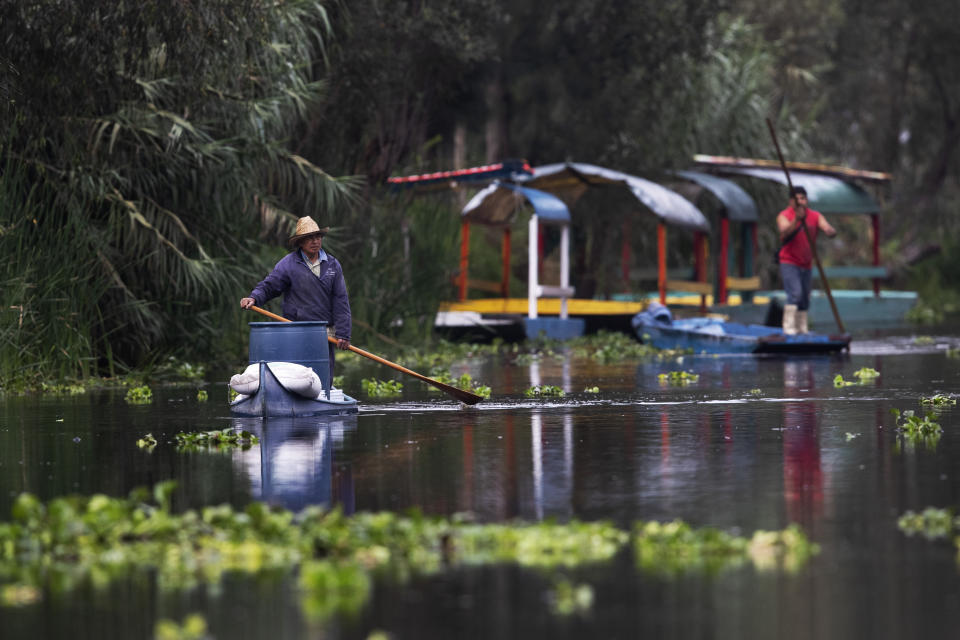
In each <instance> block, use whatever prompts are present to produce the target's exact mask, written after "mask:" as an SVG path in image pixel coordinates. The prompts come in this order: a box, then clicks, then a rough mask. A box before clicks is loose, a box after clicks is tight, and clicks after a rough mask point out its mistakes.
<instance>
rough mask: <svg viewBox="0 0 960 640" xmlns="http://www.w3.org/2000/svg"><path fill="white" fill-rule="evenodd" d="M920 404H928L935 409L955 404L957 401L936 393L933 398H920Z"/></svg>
mask: <svg viewBox="0 0 960 640" xmlns="http://www.w3.org/2000/svg"><path fill="white" fill-rule="evenodd" d="M920 404H929V405H933V406H935V407H946V406H950V405H955V404H957V401H956V399H955V398H951V397H950V396H945V395H943V394H942V393H938V394H936V395H935V396H931V397H929V398H920Z"/></svg>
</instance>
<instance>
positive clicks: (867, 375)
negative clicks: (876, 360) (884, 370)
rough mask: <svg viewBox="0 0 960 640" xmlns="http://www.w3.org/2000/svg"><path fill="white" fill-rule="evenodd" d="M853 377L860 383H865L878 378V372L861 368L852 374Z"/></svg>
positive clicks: (868, 368)
mask: <svg viewBox="0 0 960 640" xmlns="http://www.w3.org/2000/svg"><path fill="white" fill-rule="evenodd" d="M853 377H854V378H857V379H859V380H860V382H866V381H868V380H875V379H877V378H879V377H880V372H879V371H877V370H876V369H871V368H870V367H861V368H859V369H857V370H856V371H854V372H853Z"/></svg>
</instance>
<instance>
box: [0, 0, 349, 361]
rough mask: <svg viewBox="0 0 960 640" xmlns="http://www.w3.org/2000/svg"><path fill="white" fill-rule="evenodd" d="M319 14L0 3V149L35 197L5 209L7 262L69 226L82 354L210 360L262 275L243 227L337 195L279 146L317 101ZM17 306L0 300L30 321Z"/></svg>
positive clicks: (322, 214)
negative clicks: (86, 339) (2, 92)
mask: <svg viewBox="0 0 960 640" xmlns="http://www.w3.org/2000/svg"><path fill="white" fill-rule="evenodd" d="M325 15H326V14H325V10H324V8H323V6H322V5H321V4H319V3H316V2H309V1H306V0H302V1H293V2H285V3H271V2H262V1H261V0H241V1H235V0H193V1H187V2H178V3H167V2H159V1H156V2H153V1H149V0H148V1H147V2H138V3H127V2H120V3H107V4H104V3H100V2H93V1H78V2H58V1H56V0H28V1H26V2H18V3H5V4H3V5H2V8H0V25H2V26H0V36H2V41H3V42H4V43H5V49H4V56H5V57H6V59H7V63H8V67H7V73H6V74H4V76H3V77H4V85H3V86H4V87H5V88H6V91H7V94H8V95H9V96H10V99H9V100H8V102H7V106H6V110H7V112H8V114H9V115H11V116H12V117H9V118H7V119H5V120H4V127H3V132H2V138H0V143H2V144H3V152H4V154H5V155H6V156H7V157H8V158H10V159H12V160H13V161H14V163H15V164H8V169H10V170H13V171H15V172H17V174H18V175H20V176H21V177H22V178H24V179H26V180H29V181H32V182H34V183H35V185H36V186H35V189H37V190H38V191H40V192H47V193H50V194H52V195H50V196H49V197H48V200H49V204H48V205H47V206H45V207H44V208H43V210H41V211H38V212H36V219H35V220H32V221H28V220H25V219H24V218H23V213H22V212H21V211H20V210H19V209H20V207H19V206H18V205H19V204H20V203H18V202H17V201H16V200H13V201H11V202H7V203H5V207H4V211H5V220H4V221H3V224H4V225H5V226H6V227H8V228H9V229H11V231H12V232H16V233H17V235H16V236H15V238H12V239H11V242H16V243H17V250H18V251H19V252H20V254H28V253H29V252H31V251H38V252H40V253H41V254H42V255H43V256H44V257H45V258H46V259H47V260H54V261H56V257H57V256H60V255H64V253H62V252H63V247H62V246H59V243H60V242H63V241H65V240H66V239H65V238H63V237H62V234H61V233H60V230H61V229H62V228H63V227H64V226H65V223H66V221H67V220H68V219H69V222H70V226H71V228H72V229H73V234H72V236H71V237H70V239H69V240H70V241H71V242H72V243H73V244H74V247H72V248H71V251H70V253H69V254H68V255H70V256H71V260H72V261H73V262H72V264H71V265H70V267H71V269H72V270H79V271H82V272H83V273H84V274H85V276H86V277H89V278H91V279H92V280H94V281H95V282H96V283H97V285H96V286H94V287H92V288H91V289H90V290H84V291H82V293H83V294H84V295H87V296H89V295H90V294H91V293H93V294H95V295H94V296H93V297H92V299H88V300H87V301H86V304H85V305H84V307H85V311H86V313H84V314H83V319H84V321H85V322H90V323H92V324H93V326H92V327H91V328H90V331H89V335H90V340H91V344H92V347H91V351H92V352H93V353H99V354H100V355H107V354H109V355H110V356H111V358H114V357H116V358H118V359H119V361H121V362H125V363H128V364H134V363H137V362H141V361H143V360H144V359H145V358H153V357H156V354H157V350H158V349H171V348H178V347H179V348H181V349H190V350H192V351H196V350H200V351H204V350H206V351H208V352H209V351H210V350H211V349H212V347H213V346H214V345H215V344H216V336H217V335H218V334H219V332H220V328H221V326H222V319H223V315H224V313H226V312H227V309H228V308H231V309H232V308H234V307H235V306H236V300H237V299H238V297H239V295H242V293H243V292H245V291H246V287H249V284H247V283H246V282H244V283H243V284H241V282H242V281H249V280H250V279H252V278H253V277H255V276H254V274H257V275H260V274H262V272H263V268H264V267H263V266H262V265H256V264H253V265H251V264H250V254H251V250H253V249H254V247H255V244H254V243H255V242H257V241H258V240H262V239H263V238H264V237H265V236H263V235H259V234H262V233H267V236H266V237H269V238H274V237H277V236H282V235H283V234H284V233H285V232H286V231H287V229H288V228H289V219H291V218H294V217H296V215H298V214H292V213H289V212H293V211H296V212H301V211H307V212H309V213H313V214H314V215H315V216H316V217H317V218H318V219H319V221H321V222H323V221H324V219H325V218H326V217H327V216H328V212H329V210H330V209H331V208H332V206H333V205H334V204H335V203H336V202H338V201H339V200H342V199H343V198H344V197H345V196H347V195H349V193H350V192H351V189H350V187H351V183H350V182H349V181H344V180H340V179H336V178H333V177H332V176H330V175H328V174H327V173H326V172H324V171H323V170H322V169H321V168H319V167H318V166H317V165H315V164H314V163H311V162H310V161H309V160H307V159H306V158H304V157H303V156H300V155H298V154H296V153H293V151H292V150H291V149H290V148H289V146H288V144H289V142H288V138H289V137H290V136H291V134H292V133H293V132H294V131H295V127H296V125H297V123H299V122H301V121H302V120H303V118H304V117H305V116H306V113H307V110H308V109H309V108H310V106H311V105H312V104H314V103H315V102H316V101H317V100H318V99H319V98H320V96H321V95H322V89H323V84H322V82H321V81H319V80H317V79H315V78H314V73H313V71H314V70H313V65H314V64H315V63H316V61H317V60H320V59H321V57H322V52H323V47H324V46H325V38H326V36H327V33H328V26H329V25H328V24H327V23H326V20H325ZM23 172H26V173H25V174H24V173H23ZM10 175H13V174H10ZM81 202H82V205H80V204H78V203H81ZM74 217H75V218H74ZM28 230H29V233H28ZM258 235H259V237H258ZM54 243H57V244H54ZM255 254H256V252H254V255H255ZM55 275H56V274H54V273H51V272H50V271H49V270H43V269H41V270H39V271H38V272H37V273H35V274H31V275H30V278H32V279H35V280H41V279H50V278H51V277H54V276H55ZM34 284H35V283H34ZM4 293H5V297H6V296H7V295H10V294H11V289H8V288H4ZM31 300H32V298H31V299H30V300H23V299H19V300H18V299H6V300H4V302H5V303H9V304H5V306H10V305H17V304H19V306H21V307H25V308H26V311H24V317H25V318H27V319H28V320H33V321H35V322H36V323H37V324H38V325H40V326H42V325H43V324H44V323H46V322H47V321H48V317H47V316H46V314H44V313H42V312H40V311H39V310H38V308H33V307H31V304H30V303H31ZM33 302H37V303H39V302H40V301H38V300H33ZM28 326H30V325H29V324H28Z"/></svg>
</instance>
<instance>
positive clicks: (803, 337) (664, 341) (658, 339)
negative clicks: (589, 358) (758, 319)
mask: <svg viewBox="0 0 960 640" xmlns="http://www.w3.org/2000/svg"><path fill="white" fill-rule="evenodd" d="M632 324H633V330H634V331H635V332H636V334H637V337H638V338H640V340H641V341H643V342H644V343H647V344H650V345H653V346H654V347H657V348H658V349H691V350H692V351H693V352H694V353H829V352H832V351H840V350H843V349H848V348H849V347H850V336H849V335H846V334H843V335H824V334H822V333H805V334H798V335H786V334H785V333H784V332H783V329H780V328H778V327H767V326H764V325H760V324H740V323H737V322H725V321H723V320H721V319H719V318H683V319H678V320H674V319H673V318H672V317H671V315H670V311H669V310H668V309H667V308H666V307H664V306H662V305H660V304H658V303H653V304H651V305H650V307H649V308H647V309H646V310H644V311H641V312H640V313H638V314H637V315H635V316H634V317H633V320H632Z"/></svg>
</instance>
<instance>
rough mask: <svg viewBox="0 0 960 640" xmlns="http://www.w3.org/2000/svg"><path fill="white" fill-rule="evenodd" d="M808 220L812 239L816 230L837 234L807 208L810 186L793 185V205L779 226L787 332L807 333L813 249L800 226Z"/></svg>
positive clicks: (820, 216)
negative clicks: (785, 297) (785, 295)
mask: <svg viewBox="0 0 960 640" xmlns="http://www.w3.org/2000/svg"><path fill="white" fill-rule="evenodd" d="M801 224H806V226H807V231H808V232H809V234H810V240H811V241H813V242H816V241H817V231H818V230H820V231H823V232H824V233H825V234H827V235H828V236H829V237H831V238H832V237H833V236H835V235H837V230H836V229H834V228H833V227H832V226H831V225H830V223H829V222H827V219H826V218H824V217H823V215H822V214H821V213H820V212H819V211H814V210H813V209H808V208H807V190H806V189H804V188H803V187H799V186H797V187H793V190H792V191H791V193H790V206H789V207H788V208H786V209H784V210H783V211H781V212H780V213H779V215H777V230H778V231H779V232H780V243H781V244H780V251H779V254H778V255H779V257H780V277H782V278H783V289H784V291H785V292H786V294H787V303H786V304H785V305H784V307H783V332H784V333H786V334H788V335H794V334H797V333H807V332H808V330H809V328H808V323H807V310H808V309H809V308H810V285H811V281H812V279H813V272H812V266H813V251H812V250H811V247H810V242H809V241H808V240H807V234H806V233H804V232H803V229H801V228H800V225H801Z"/></svg>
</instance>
